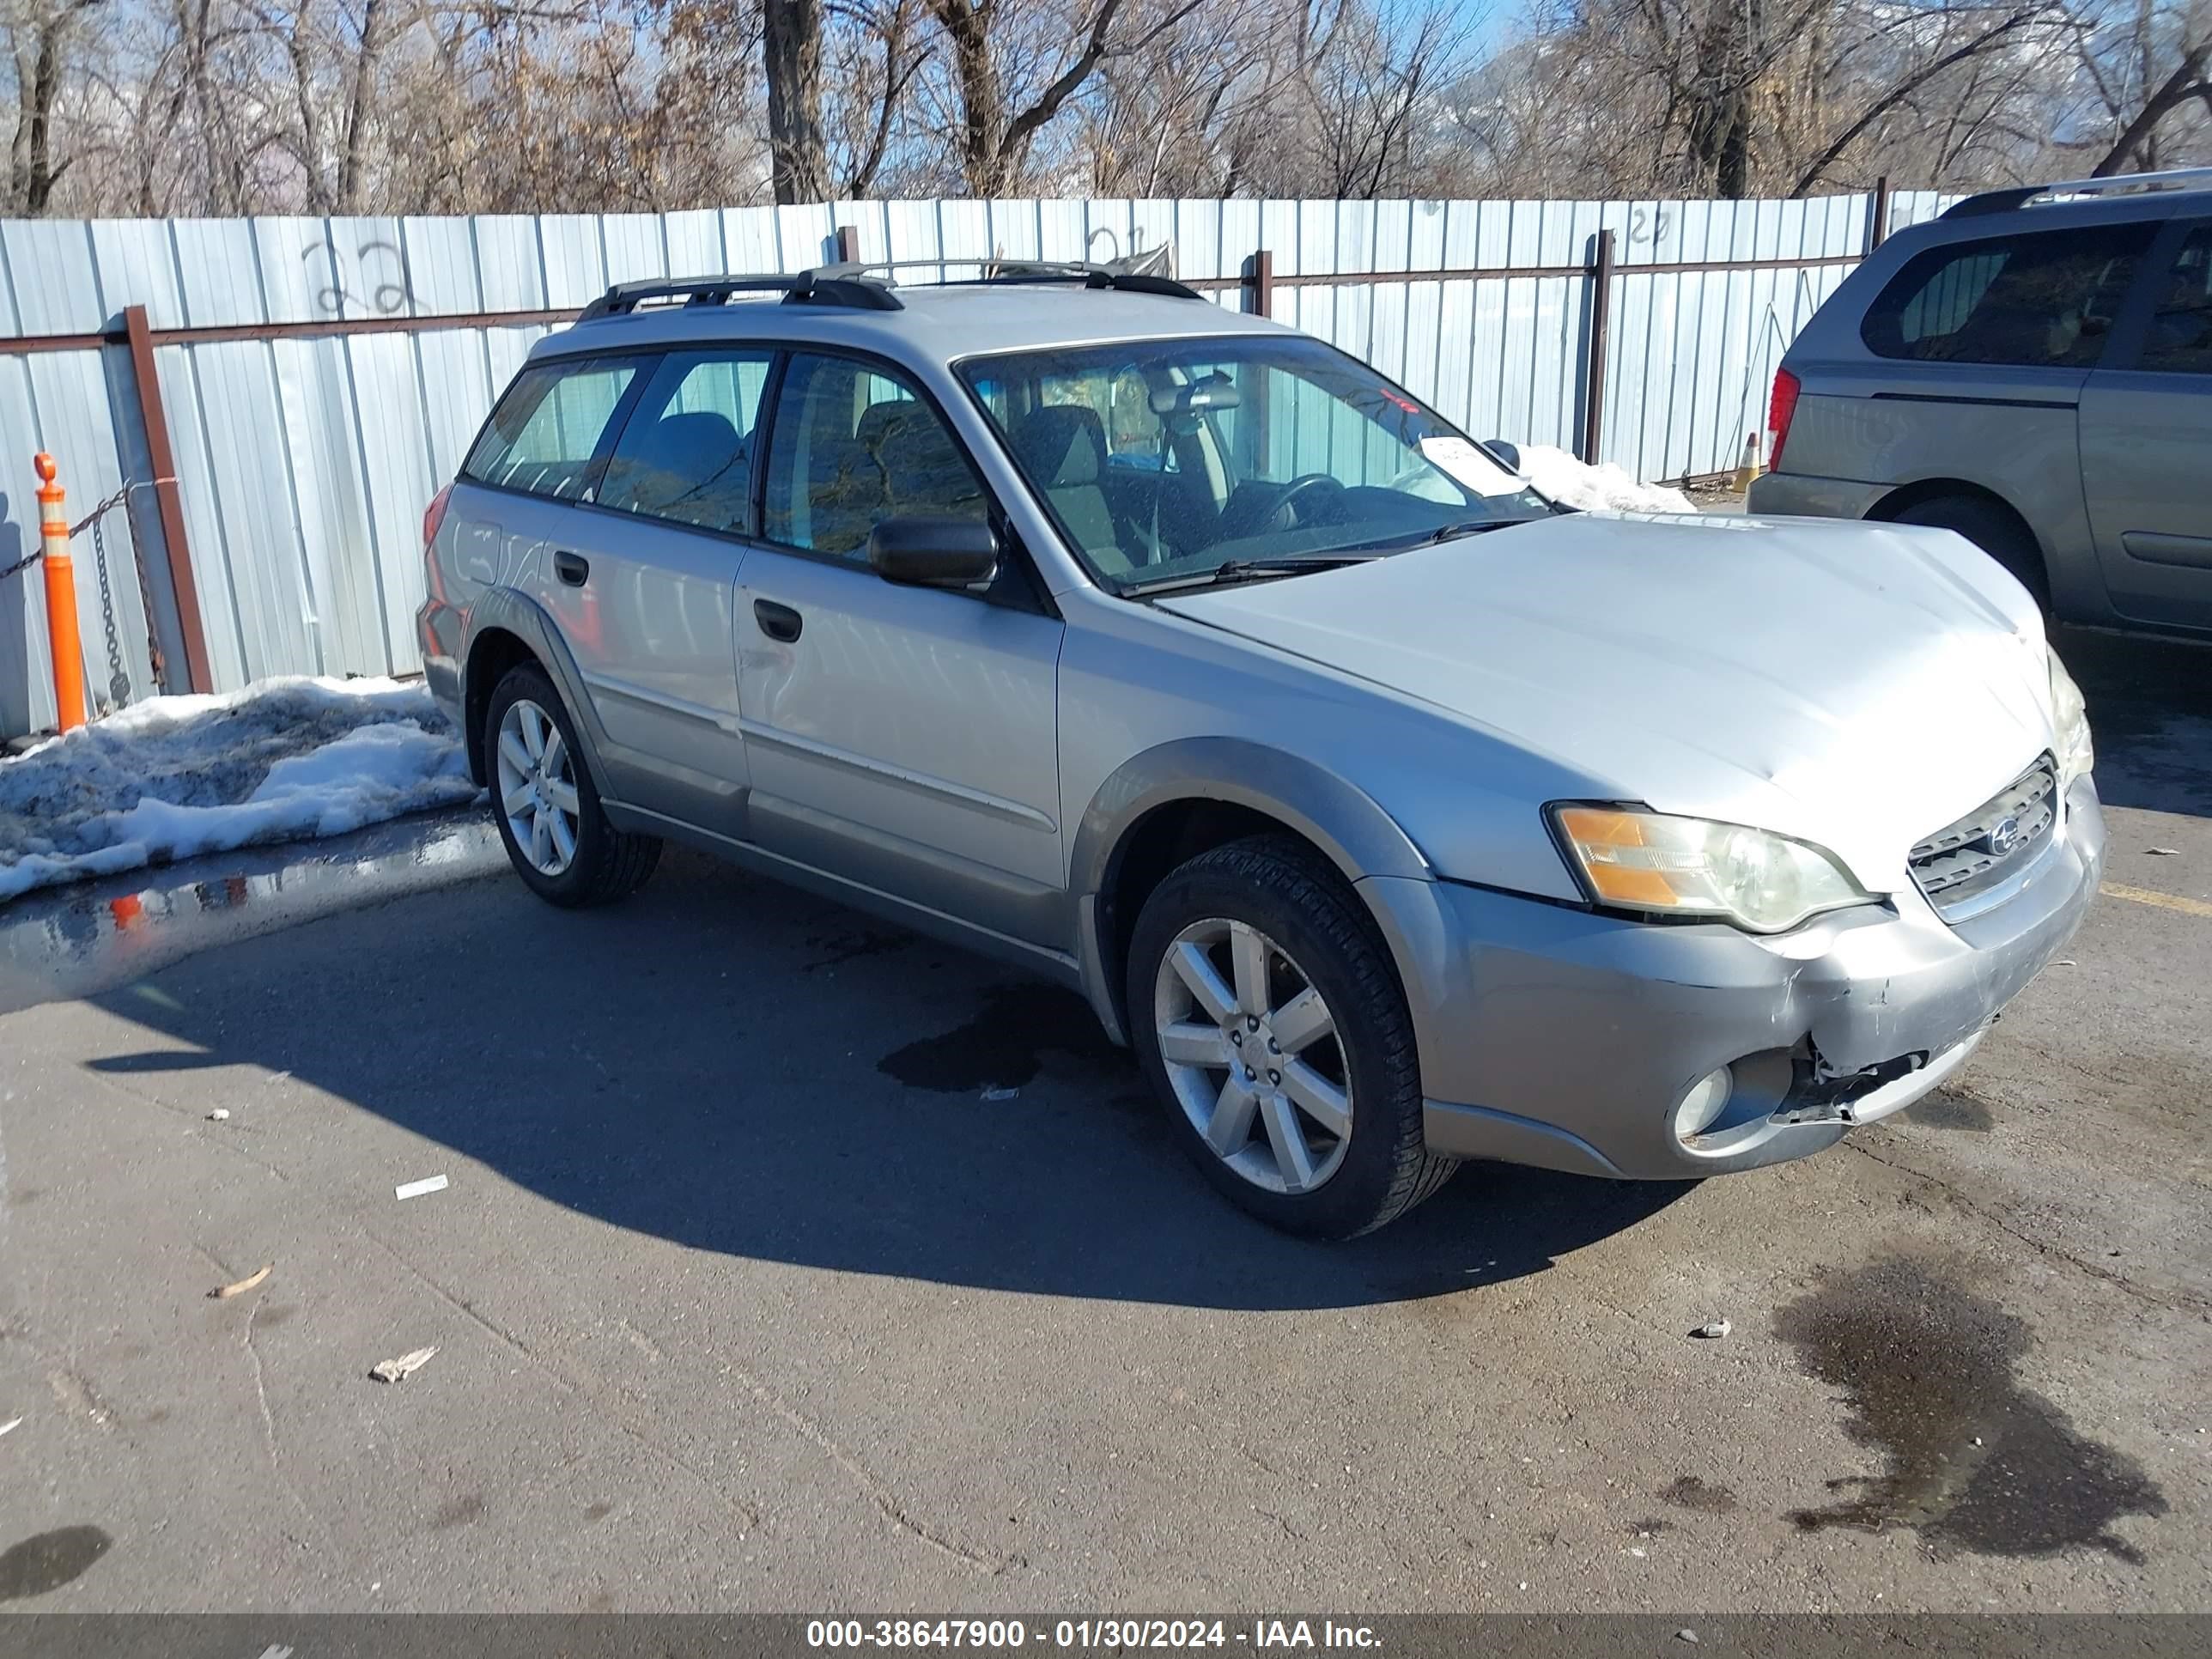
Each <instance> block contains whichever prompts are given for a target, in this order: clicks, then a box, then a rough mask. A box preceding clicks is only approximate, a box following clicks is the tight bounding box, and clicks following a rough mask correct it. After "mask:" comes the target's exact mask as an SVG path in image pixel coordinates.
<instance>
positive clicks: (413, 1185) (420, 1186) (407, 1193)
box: [392, 1175, 446, 1198]
mask: <svg viewBox="0 0 2212 1659" xmlns="http://www.w3.org/2000/svg"><path fill="white" fill-rule="evenodd" d="M445 1190H446V1177H445V1176H441V1175H435V1176H426V1177H425V1178H424V1179H422V1180H421V1181H410V1182H407V1183H406V1184H405V1185H404V1186H401V1187H394V1188H392V1197H394V1198H420V1197H422V1194H425V1193H442V1192H444V1191H445Z"/></svg>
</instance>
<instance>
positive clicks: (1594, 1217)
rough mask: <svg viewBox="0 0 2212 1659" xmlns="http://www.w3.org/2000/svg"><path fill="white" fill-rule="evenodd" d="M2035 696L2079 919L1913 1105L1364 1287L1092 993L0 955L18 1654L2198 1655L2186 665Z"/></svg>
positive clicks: (954, 970) (708, 927)
mask: <svg viewBox="0 0 2212 1659" xmlns="http://www.w3.org/2000/svg"><path fill="white" fill-rule="evenodd" d="M2063 649H2064V650H2065V651H2066V653H2067V654H2068V656H2069V661H2071V662H2072V663H2073V664H2074V665H2075V670H2076V672H2077V674H2078V676H2079V677H2080V678H2081V679H2082V681H2083V682H2084V684H2085V685H2086V686H2087V689H2088V691H2089V696H2090V701H2091V712H2092V715H2093V720H2095V721H2096V723H2097V726H2098V732H2099V740H2100V767H2099V777H2100V784H2101V786H2102V787H2103V788H2104V791H2105V793H2106V799H2107V801H2108V803H2109V804H2110V808H2111V810H2110V820H2111V825H2112V861H2111V867H2110V870H2109V872H2108V882H2109V883H2110V884H2111V890H2110V893H2109V894H2108V896H2107V897H2106V899H2105V900H2104V902H2101V903H2100V904H2099V905H2098V906H2097V908H2095V909H2094V911H2093V913H2092V915H2091V916H2090V919H2089V921H2088V922H2087V925H2086V927H2084V929H2083V931H2082V932H2081V934H2080V935H2079V937H2078V938H2077V939H2076V940H2075V943H2074V944H2073V945H2071V946H2070V947H2069V949H2068V951H2066V953H2065V954H2064V956H2063V957H2062V958H2061V959H2060V960H2059V961H2058V962H2057V963H2054V964H2053V965H2052V966H2051V968H2049V969H2046V970H2045V973H2044V974H2043V975H2042V976H2041V977H2040V978H2039V980H2038V981H2036V982H2035V984H2034V985H2033V986H2032V987H2030V988H2029V990H2028V991H2027V993H2026V994H2024V995H2023V996H2022V997H2021V1000H2020V1001H2019V1002H2018V1003H2017V1004H2016V1005H2015V1007H2014V1009H2013V1010H2012V1011H2011V1012H2009V1013H2008V1015H2007V1016H2006V1018H2004V1019H2003V1021H2002V1023H2001V1024H2000V1025H1999V1026H1998V1028H1997V1030H1996V1032H1995V1033H1994V1034H1993V1035H1992V1036H1991V1037H1990V1041H1989V1042H1987V1043H1986V1044H1985V1045H1984V1048H1983V1050H1982V1052H1981V1053H1980V1054H1978V1056H1977V1058H1976V1060H1974V1062H1973V1063H1972V1066H1970V1067H1969V1068H1968V1069H1967V1071H1966V1073H1964V1074H1963V1077H1962V1080H1961V1082H1960V1085H1958V1086H1956V1087H1954V1088H1952V1089H1950V1090H1949V1091H1946V1092H1945V1093H1944V1094H1942V1095H1941V1096H1939V1097H1936V1098H1934V1099H1933V1100H1931V1101H1930V1102H1929V1103H1925V1104H1923V1106H1922V1107H1920V1108H1918V1109H1915V1110H1913V1111H1911V1112H1910V1113H1907V1114H1905V1115H1903V1116H1901V1117H1899V1118H1898V1119H1893V1120H1891V1121H1887V1122H1886V1123H1883V1124H1880V1125H1876V1126H1873V1127H1869V1128H1866V1129H1863V1130H1860V1131H1857V1132H1855V1133H1853V1134H1852V1135H1851V1136H1850V1139H1848V1140H1846V1142H1845V1143H1844V1145H1843V1146H1840V1147H1838V1148H1837V1149H1835V1150H1833V1151H1832V1152H1828V1153H1826V1154H1824V1155H1822V1156H1821V1157H1819V1158H1814V1159H1812V1160H1808V1161H1807V1162H1804V1163H1802V1164H1792V1165H1789V1166H1785V1167H1783V1168H1780V1169H1776V1170H1765V1171H1761V1172H1758V1173H1755V1174H1752V1175H1747V1176H1735V1177H1730V1178H1726V1179H1722V1180H1717V1181H1713V1182H1706V1183H1704V1184H1702V1185H1695V1186H1691V1185H1682V1186H1671V1185H1625V1184H1608V1183H1603V1182H1585V1181H1580V1180H1576V1179H1571V1178H1568V1177H1564V1176H1550V1175H1544V1174H1537V1173H1531V1172H1527V1171H1520V1170H1508V1169H1502V1168H1471V1169H1468V1170H1463V1171H1462V1173H1461V1174H1460V1176H1458V1178H1457V1179H1456V1180H1455V1182H1453V1183H1452V1184H1451V1185H1450V1186H1449V1187H1448V1188H1446V1189H1445V1190H1444V1191H1443V1194H1440V1195H1439V1196H1438V1197H1437V1199H1435V1200H1432V1201H1431V1203H1429V1204H1428V1205H1427V1206H1425V1207H1424V1208H1422V1209H1421V1210H1419V1211H1418V1212H1415V1214H1414V1215H1413V1216H1412V1217H1411V1218H1408V1219H1407V1220H1406V1221H1405V1222H1403V1223H1401V1224H1400V1225H1396V1226H1395V1227H1393V1228H1391V1229H1389V1230H1387V1231H1384V1232H1383V1233H1381V1234H1379V1235H1376V1236H1375V1237H1370V1238H1368V1239H1364V1240H1360V1241H1358V1242H1355V1243H1352V1244H1349V1245H1338V1246H1317V1245H1310V1244H1305V1243H1296V1242H1293V1241H1291V1240H1288V1239H1285V1238H1283V1237H1279V1236H1276V1235H1274V1234H1272V1233H1270V1232H1268V1231H1265V1230H1264V1229H1262V1228H1261V1227H1259V1226H1258V1225H1255V1224H1254V1223H1251V1222H1249V1221H1248V1220H1246V1219H1244V1218H1243V1217H1242V1216H1240V1215H1239V1214H1237V1212H1233V1211H1231V1210H1230V1209H1228V1208H1227V1207H1226V1206H1224V1205H1223V1204H1222V1203H1221V1202H1220V1201H1219V1200H1218V1199H1216V1198H1215V1197H1214V1196H1213V1195H1212V1194H1211V1192H1210V1191H1209V1189H1208V1188H1206V1186H1205V1185H1204V1183H1203V1182H1202V1181H1201V1180H1200V1178H1199V1176H1197V1175H1196V1173H1195V1172H1194V1171H1193V1170H1190V1169H1188V1167H1187V1166H1186V1165H1185V1164H1184V1163H1183V1162H1182V1158H1181V1157H1180V1155H1179V1154H1178V1153H1177V1152H1176V1150H1175V1148H1174V1147H1173V1146H1171V1144H1170V1142H1169V1140H1168V1139H1167V1138H1166V1135H1165V1133H1164V1124H1163V1121H1162V1119H1161V1118H1160V1115H1159V1112H1160V1109H1159V1108H1158V1106H1157V1105H1156V1104H1155V1103H1153V1102H1152V1099H1151V1098H1150V1097H1148V1096H1147V1094H1146V1091H1145V1090H1144V1088H1143V1087H1142V1085H1141V1084H1140V1082H1139V1078H1138V1076H1137V1073H1136V1072H1135V1069H1134V1067H1133V1065H1132V1064H1131V1062H1130V1061H1129V1060H1128V1059H1127V1056H1126V1055H1125V1054H1121V1053H1120V1052H1117V1051H1115V1050H1114V1049H1112V1048H1109V1047H1107V1046H1106V1045H1105V1043H1104V1042H1103V1040H1102V1039H1101V1038H1100V1036H1098V1034H1097V1029H1096V1026H1095V1024H1094V1023H1093V1022H1091V1018H1090V1016H1089V1014H1088V1012H1087V1011H1086V1010H1085V1007H1084V1006H1083V1005H1082V1004H1081V1003H1080V1002H1079V1000H1077V999H1075V998H1073V997H1072V996H1069V995H1067V994H1064V993H1062V992H1060V991H1058V990H1055V989H1053V988H1050V987H1044V986H1042V985H1039V984H1037V983H1036V982H1033V981H1028V980H1025V979H1024V978H1022V977H1021V976H1020V975H1017V974H1015V973H1013V972H1012V971H1011V970H1008V969H1003V968H1000V967H999V966H996V965H994V964H992V963H986V962H982V961H980V960H977V959H975V958H971V957H967V956H964V955H963V954H960V953H958V952H957V951H950V950H946V949H944V948H942V947H939V946H938V945H934V944H932V943H929V942H927V941H925V940H921V939H916V938H915V937H913V936H911V935H909V934H907V933H902V932H900V931H898V930H896V929H894V928H890V927H884V926H883V925H880V924H878V923H876V922H873V921H869V920H867V919H866V918H863V917H860V916H858V915H854V914H852V913H850V912H848V911H845V910H842V909H840V908H836V907H835V906H831V905H828V904H824V903H823V902H819V901H817V900H815V899H813V898H811V897H808V896H801V895H799V894H797V893H794V892H793V891H790V890H785V889H782V888H779V887H776V886H775V885H772V884H767V883H764V882H761V881H758V880H755V879H753V878H749V877H746V876H744V875H742V874H740V873H738V872H735V871H733V870H730V869H728V868H726V867H723V866H717V865H715V864H713V863H710V862H708V861H707V860H703V859H699V858H695V857H692V856H690V855H684V854H673V855H671V858H670V860H668V862H667V863H666V864H665V866H664V867H663V869H662V870H661V872H660V873H659V875H658V876H657V877H656V878H654V880H653V883H652V884H651V885H649V886H648V887H647V889H646V890H645V891H644V892H642V893H641V895H639V896H638V897H637V898H636V899H635V901H634V902H630V903H629V904H627V905H625V906H623V907H620V908H615V909H611V910H607V911H601V912H595V913H590V914H585V915H568V914H563V913H561V912H556V911H555V910H552V909H550V908H547V907H545V906H544V905H542V904H540V903H538V902H537V901H535V900H534V899H532V897H531V896H529V894H528V893H527V892H526V891H525V890H524V889H523V888H522V887H521V885H520V883H519V882H516V881H515V880H513V878H510V877H509V876H508V875H507V873H506V870H505V866H504V861H503V860H502V859H501V855H500V854H499V851H498V848H497V845H496V843H495V842H494V841H493V840H492V839H491V837H490V836H489V830H488V829H486V828H485V826H484V825H483V823H481V822H480V821H479V820H477V819H474V818H471V817H466V816H459V817H443V818H437V819H431V820H416V821H414V822H410V823H403V824H398V825H392V826H386V828H384V829H379V830H374V831H371V832H368V833H367V834H366V835H364V836H356V837H351V838H349V839H347V840H345V841H343V842H330V843H324V844H321V845H319V846H315V847H312V848H285V849H277V850H274V851H264V852H260V853H253V854H232V855H227V856H222V857H217V858H214V859H210V860H201V861H198V862H197V863H195V864H192V865H179V866H174V867H172V868H170V869H167V870H163V871H159V872H141V873H140V874H139V875H138V876H137V877H135V878H118V879H117V880H114V881H111V882H108V883H105V884H99V885H96V886H88V887H81V888H74V889H70V890H65V891H62V892H58V893H52V894H48V895H43V896H33V897H32V898H30V899H27V900H25V901H23V902H19V903H17V904H15V905H13V906H10V907H9V908H6V909H5V910H0V1010H8V1011H9V1012H0V1425H7V1424H9V1422H10V1421H11V1419H20V1420H17V1421H15V1424H14V1426H13V1427H12V1428H8V1429H6V1430H5V1431H0V1607H8V1608H11V1609H12V1608H17V1607H21V1608H38V1609H229V1610H244V1609H279V1608H282V1609H293V1610H301V1609H316V1610H322V1609H330V1610H341V1609H406V1610H458V1609H484V1610H522V1609H527V1610H539V1611H580V1610H595V1609H626V1610H627V1609H669V1610H685V1609H733V1608H761V1609H778V1610H784V1611H800V1612H821V1611H829V1610H838V1609H878V1610H879V1609H885V1608H890V1609H896V1610H898V1611H902V1612H921V1611H935V1612H970V1611H979V1610H988V1609H993V1608H1030V1609H1034V1608H1039V1607H1044V1608H1051V1609H1057V1610H1062V1611H1071V1612H1074V1611H1105V1610H1135V1609H1151V1610H1157V1611H1182V1610H1206V1611H1212V1612H1221V1611H1228V1610H1232V1609H1242V1610H1249V1609H1255V1608H1270V1609H1273V1608H1289V1609H1304V1610H1324V1611H1325V1610H1331V1609H1340V1610H1365V1611H1380V1610H1407V1611H1427V1610H1439V1609H1462V1608H1464V1609H1514V1610H1524V1611H1564V1610H1569V1609H1583V1608H1594V1607H1601V1608H1620V1609H1635V1610H1664V1611H1679V1612H1684V1613H1689V1612H1717V1611H1727V1610H1732V1609H1734V1610H1747V1611H1749V1610H1782V1609H1814V1610H1821V1611H1829V1612H1853V1611H1885V1610H1887V1611H1899V1610H1905V1609H1914V1608H1942V1609H1956V1610H1961V1611H1969V1612H1972V1611H1979V1610H1983V1609H1987V1608H1993V1607H2002V1608H2004V1609H2006V1610H2009V1611H2020V1610H2026V1609H2037V1610H2046V1609H2047V1610H2060V1609H2064V1610H2077V1611H2078V1610H2093V1609H2115V1608H2118V1609H2140V1610H2166V1609H2186V1610H2203V1609H2205V1608H2206V1607H2207V1606H2208V1600H2212V1598H2208V1592H2207V1583H2208V1580H2207V1576H2206V1572H2205V1563H2206V1562H2207V1560H2208V1559H2212V1526H2208V1520H2207V1515H2208V1510H2207V1498H2208V1497H2209V1496H2212V1387H2208V1383H2212V1367H2209V1366H2208V1360H2212V1327H2208V1320H2212V1248H2208V1247H2212V1212H2208V1207H2207V1205H2206V1201H2205V1200H2206V1191H2207V1185H2208V1175H2212V1165H2208V1160H2207V1156H2206V1152H2205V1134H2206V1128H2207V1123H2208V1117H2207V1093H2208V1085H2212V1053H2208V1043H2207V1038H2208V1035H2212V653H2207V652H2203V651H2196V650H2191V649H2187V648H2183V647H2162V646H2155V645H2149V644H2145V643H2142V642H2139V641H2118V640H2111V639H2105V638H2101V637H2095V636H2087V635H2081V636H2070V637H2069V639H2067V640H2066V641H2063ZM1007 1091H1015V1092H1012V1093H1011V1094H1010V1093H1008V1092H1007ZM217 1111H222V1112H227V1113H228V1117H227V1118H224V1119H222V1120H220V1121H216V1120H214V1119H212V1118H211V1116H210V1115H211V1114H213V1113H216V1112H217ZM432 1176H444V1177H445V1180H446V1185H445V1186H444V1187H443V1188H442V1189H440V1190H435V1191H431V1192H428V1193H427V1194H423V1195H422V1196H418V1197H410V1198H407V1199H404V1200H403V1199H400V1198H398V1197H397V1196H396V1195H395V1194H396V1191H397V1189H398V1188H401V1187H403V1186H404V1185H406V1184H407V1183H410V1182H419V1181H422V1180H424V1179H426V1178H428V1177H432ZM264 1266H266V1267H269V1269H270V1272H269V1274H268V1276H267V1278H266V1279H264V1280H262V1281H261V1282H260V1283H259V1284H258V1285H255V1286H254V1287H253V1288H251V1289H248V1290H246V1291H241V1292H240V1293H239V1294H236V1295H234V1296H231V1297H214V1296H212V1295H211V1294H210V1292H211V1291H216V1290H217V1289H218V1288H220V1287H222V1286H225V1285H231V1284H234V1283H236V1282H238V1281H240V1280H243V1279H246V1278H247V1277H248V1276H250V1275H252V1274H253V1273H256V1272H257V1271H258V1269H260V1268H262V1267H264ZM1723 1318H1725V1319H1726V1320H1728V1321H1729V1325H1730V1329H1729V1334H1728V1335H1726V1336H1725V1337H1723V1338H1720V1339H1718V1340H1700V1339H1699V1338H1697V1337H1694V1336H1692V1334H1691V1333H1692V1330H1693V1329H1694V1328H1697V1327H1699V1326H1701V1325H1703V1324H1705V1322H1708V1321H1712V1320H1717V1319H1723ZM432 1346H435V1349H436V1352H435V1354H434V1355H433V1356H432V1357H431V1358H429V1359H428V1361H427V1362H426V1363H424V1364H422V1366H421V1368H420V1369H419V1370H416V1371H415V1372H414V1373H413V1374H412V1375H411V1376H407V1377H406V1378H404V1380H402V1381H398V1382H393V1383H384V1382H380V1381H377V1380H374V1378H373V1377H372V1376H371V1375H370V1372H371V1368H372V1367H373V1366H374V1365H375V1364H377V1363H378V1362H380V1361H384V1360H388V1359H393V1358H398V1357H399V1356H401V1355H404V1354H408V1353H410V1352H413V1351H416V1350H419V1349H422V1348H425V1347H432Z"/></svg>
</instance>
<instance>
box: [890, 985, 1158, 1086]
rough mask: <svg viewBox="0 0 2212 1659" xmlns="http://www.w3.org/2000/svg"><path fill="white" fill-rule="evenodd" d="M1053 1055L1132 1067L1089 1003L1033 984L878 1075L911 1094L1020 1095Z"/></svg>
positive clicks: (998, 993)
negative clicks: (895, 1081)
mask: <svg viewBox="0 0 2212 1659" xmlns="http://www.w3.org/2000/svg"><path fill="white" fill-rule="evenodd" d="M1048 1053H1056V1054H1066V1055H1067V1056H1068V1057H1069V1058H1071V1059H1074V1060H1087V1061H1091V1062H1095V1063H1104V1064H1127V1057H1126V1056H1125V1055H1123V1054H1121V1051H1120V1050H1119V1049H1117V1048H1115V1047H1114V1046H1113V1044H1111V1043H1109V1042H1107V1041H1106V1034H1105V1032H1104V1031H1103V1030H1100V1029H1099V1025H1098V1017H1097V1015H1096V1014H1094V1013H1092V1012H1091V1005H1090V1004H1089V1003H1087V1002H1085V1001H1084V1000H1083V999H1082V998H1081V997H1079V996H1077V995H1076V994H1075V993H1074V992H1073V991H1063V990H1061V989H1060V987H1058V986H1054V985H1038V984H1031V985H1006V986H1001V987H999V988H998V989H997V990H995V991H993V992H992V993H991V994H989V995H988V996H987V997H986V998H985V999H984V1001H983V1006H982V1008H981V1011H979V1012H977V1013H976V1015H975V1018H973V1019H970V1020H969V1022H968V1023H967V1024H964V1025H960V1026H956V1027H955V1028H954V1029H953V1030H950V1031H947V1032H945V1034H944V1035H943V1036H933V1037H923V1038H922V1039H921V1040H920V1041H919V1042H909V1043H908V1044H907V1045H906V1047H904V1048H899V1049H896V1050H895V1051H893V1052H892V1053H890V1054H885V1055H884V1057H883V1058H882V1059H881V1060H878V1061H877V1062H876V1069H877V1070H878V1071H879V1072H881V1073H884V1075H885V1076H886V1077H892V1078H896V1079H898V1080H899V1081H900V1082H901V1083H903V1084H905V1085H907V1086H908V1088H910V1089H928V1090H931V1091H934V1092H935V1093H938V1094H947V1095H954V1094H973V1093H978V1092H980V1091H982V1090H985V1089H1018V1088H1020V1087H1021V1086H1022V1085H1024V1084H1025V1083H1027V1082H1029V1081H1030V1079H1033V1078H1035V1077H1036V1074H1037V1073H1038V1071H1039V1070H1040V1069H1041V1068H1042V1066H1043V1064H1044V1056H1045V1055H1046V1054H1048Z"/></svg>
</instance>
